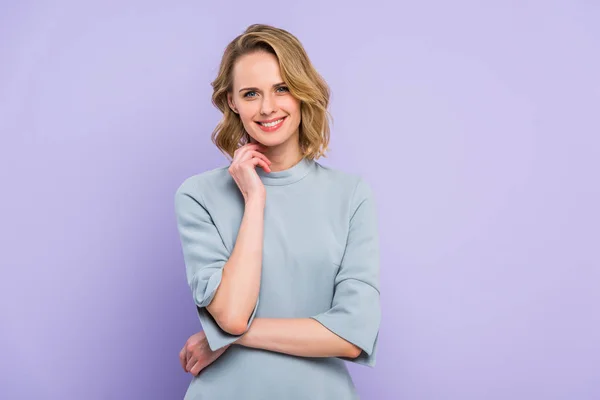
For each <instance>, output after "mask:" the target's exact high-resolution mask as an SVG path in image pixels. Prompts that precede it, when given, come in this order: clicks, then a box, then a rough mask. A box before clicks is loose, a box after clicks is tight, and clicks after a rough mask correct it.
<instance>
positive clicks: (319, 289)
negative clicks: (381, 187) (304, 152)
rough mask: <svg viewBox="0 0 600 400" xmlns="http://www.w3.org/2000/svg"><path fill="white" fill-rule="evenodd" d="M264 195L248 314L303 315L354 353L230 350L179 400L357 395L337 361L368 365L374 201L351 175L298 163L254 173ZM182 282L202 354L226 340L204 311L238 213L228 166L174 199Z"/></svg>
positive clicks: (375, 281)
mask: <svg viewBox="0 0 600 400" xmlns="http://www.w3.org/2000/svg"><path fill="white" fill-rule="evenodd" d="M257 173H258V174H259V176H260V178H261V180H262V182H263V184H264V185H265V188H266V192H267V199H266V204H265V213H264V242H263V265H262V273H261V283H260V292H259V296H258V300H257V302H256V306H255V308H254V311H253V314H252V316H251V318H250V320H249V323H248V326H250V325H251V324H252V321H253V320H254V318H257V317H264V318H313V319H315V320H316V321H318V322H319V323H321V324H322V325H323V326H324V327H325V328H327V329H329V330H331V331H332V332H334V333H335V334H337V335H338V336H340V337H342V338H344V339H345V340H347V341H349V342H351V343H353V344H355V345H356V346H358V347H360V348H361V349H362V353H361V354H360V356H359V357H357V358H354V359H345V358H336V357H329V358H325V357H323V358H312V357H298V356H292V355H288V354H283V353H277V352H271V351H266V350H260V349H253V348H247V347H243V346H238V345H234V346H230V347H229V348H228V349H227V350H226V351H225V353H223V355H221V357H219V358H218V359H217V360H216V361H215V362H213V363H212V364H211V365H209V366H208V367H206V368H205V369H204V370H202V371H201V372H200V374H199V375H198V376H197V377H193V379H192V381H191V383H190V386H189V388H188V390H187V393H186V397H185V399H186V400H205V399H206V400H218V399H245V400H259V399H260V400H265V399H268V400H271V399H274V400H295V399H298V400H306V399H310V400H318V399H323V400H345V399H357V398H358V395H357V393H356V390H355V387H354V384H353V382H352V379H351V377H350V374H349V372H348V370H347V368H346V364H345V362H344V361H349V362H355V363H359V364H363V365H367V366H374V365H375V355H376V350H377V338H378V333H379V324H380V320H381V309H380V299H379V240H378V229H377V214H376V204H375V199H374V197H373V193H372V191H371V188H370V186H369V185H368V184H367V183H366V182H365V180H364V179H363V178H361V177H359V176H356V175H353V174H348V173H344V172H341V171H339V170H336V169H332V168H328V167H325V166H323V165H321V164H319V163H318V162H316V161H314V160H308V159H306V158H304V159H302V160H301V161H300V162H299V163H298V164H296V165H294V166H293V167H291V168H289V169H287V170H284V171H277V172H271V173H266V172H265V171H263V170H262V169H261V168H257ZM175 211H176V216H177V227H178V230H179V235H180V239H181V244H182V249H183V256H184V260H185V266H186V273H187V280H188V283H189V286H190V288H191V291H192V296H193V299H194V302H195V304H196V306H197V311H198V316H199V319H200V323H201V325H202V328H203V330H204V332H205V333H206V337H207V340H208V343H209V346H210V347H211V349H213V350H216V349H219V348H221V347H223V346H225V345H227V344H230V343H233V342H235V341H236V340H237V339H238V338H239V336H235V335H230V334H228V333H226V332H224V331H223V330H221V328H220V327H219V326H218V325H217V324H216V322H215V321H214V319H213V318H212V316H211V315H210V314H209V313H208V312H207V310H206V306H208V305H209V304H210V302H211V301H212V299H213V297H214V295H215V292H216V290H217V288H218V287H219V284H220V282H221V276H222V275H221V274H222V270H223V266H224V265H225V262H226V261H227V259H228V258H229V255H230V254H231V252H232V250H233V247H234V244H235V241H236V238H237V234H238V229H239V227H240V224H241V221H242V216H243V213H244V199H243V197H242V194H241V193H240V191H239V189H238V187H237V185H236V183H235V181H234V180H233V178H232V177H231V176H230V175H229V172H228V167H222V168H218V169H214V170H210V171H207V172H203V173H200V174H197V175H194V176H191V177H189V178H187V179H186V180H185V181H184V182H183V183H182V184H181V186H180V187H179V188H178V190H177V192H176V194H175Z"/></svg>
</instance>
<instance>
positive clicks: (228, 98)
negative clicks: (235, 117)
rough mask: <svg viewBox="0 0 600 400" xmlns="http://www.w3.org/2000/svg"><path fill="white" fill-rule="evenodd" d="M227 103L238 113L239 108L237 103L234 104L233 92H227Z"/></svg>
mask: <svg viewBox="0 0 600 400" xmlns="http://www.w3.org/2000/svg"><path fill="white" fill-rule="evenodd" d="M227 104H229V108H231V110H232V111H233V112H234V113H236V114H237V108H236V107H235V104H233V99H232V98H231V93H227Z"/></svg>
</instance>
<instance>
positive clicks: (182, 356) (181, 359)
mask: <svg viewBox="0 0 600 400" xmlns="http://www.w3.org/2000/svg"><path fill="white" fill-rule="evenodd" d="M185 353H186V351H185V347H184V348H183V349H181V351H180V352H179V362H180V363H181V368H183V370H184V371H185V372H187V370H186V369H185V365H186V364H187V360H186V357H185Z"/></svg>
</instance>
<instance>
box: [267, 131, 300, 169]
mask: <svg viewBox="0 0 600 400" xmlns="http://www.w3.org/2000/svg"><path fill="white" fill-rule="evenodd" d="M265 155H266V156H267V158H268V159H269V160H270V161H271V162H272V164H271V165H270V167H271V171H273V172H277V171H283V170H286V169H288V168H291V167H293V166H294V165H296V164H297V163H298V162H300V160H302V158H303V157H304V155H303V154H302V150H301V148H300V142H299V140H298V137H297V136H296V135H294V136H292V137H291V138H290V140H288V141H287V142H286V143H282V144H280V145H278V146H273V147H269V148H267V150H266V151H265Z"/></svg>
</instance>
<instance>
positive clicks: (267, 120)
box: [256, 116, 287, 124]
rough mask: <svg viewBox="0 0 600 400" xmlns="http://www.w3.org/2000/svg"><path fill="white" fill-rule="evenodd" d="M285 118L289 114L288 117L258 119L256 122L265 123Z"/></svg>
mask: <svg viewBox="0 0 600 400" xmlns="http://www.w3.org/2000/svg"><path fill="white" fill-rule="evenodd" d="M285 118H287V116H286V117H278V118H273V119H266V120H264V121H256V122H259V123H263V124H268V123H269V122H275V121H279V120H280V119H285Z"/></svg>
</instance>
